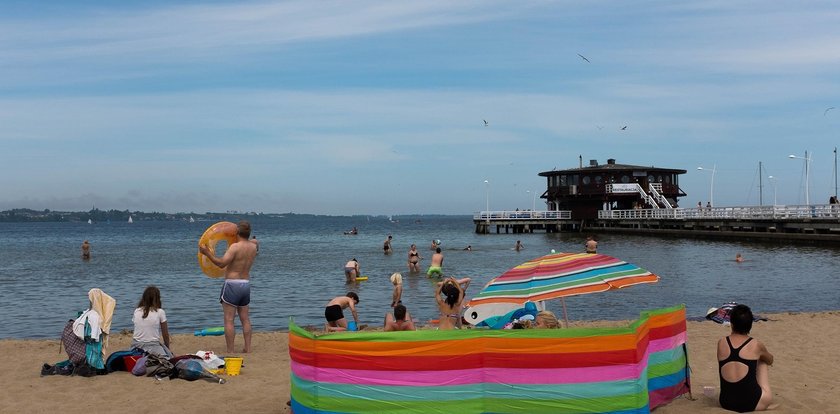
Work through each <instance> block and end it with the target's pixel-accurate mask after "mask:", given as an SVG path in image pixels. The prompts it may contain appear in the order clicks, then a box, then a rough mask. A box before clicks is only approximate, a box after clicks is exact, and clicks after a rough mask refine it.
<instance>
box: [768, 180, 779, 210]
mask: <svg viewBox="0 0 840 414" xmlns="http://www.w3.org/2000/svg"><path fill="white" fill-rule="evenodd" d="M767 179H769V180H770V182H771V183H773V207H775V206H776V205H777V203H776V177H773V176H772V175H771V176H769V177H767Z"/></svg>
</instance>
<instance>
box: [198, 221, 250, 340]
mask: <svg viewBox="0 0 840 414" xmlns="http://www.w3.org/2000/svg"><path fill="white" fill-rule="evenodd" d="M236 229H237V239H238V240H237V241H236V243H233V244H231V245H230V246H228V249H227V251H226V252H225V255H224V256H222V257H221V258H219V257H216V256H215V255H213V252H211V251H210V249H209V248H208V247H207V246H206V245H201V246H198V250H199V251H200V252H201V254H203V255H205V256H207V258H208V259H210V261H211V262H213V264H215V265H216V266H219V267H221V268H222V269H225V284H224V285H223V286H222V293H221V295H220V297H219V302H221V304H222V310H223V311H224V314H225V344H226V345H227V352H228V353H233V352H234V351H233V340H234V338H235V336H236V331H235V330H234V327H233V318H234V317H235V316H236V314H237V313H238V314H239V322H241V323H242V336H243V337H244V338H245V348H243V349H242V352H251V319H250V317H249V316H248V304H250V303H251V284H250V280H249V279H250V277H251V276H250V271H251V265H253V264H254V258H256V257H257V244H256V243H253V242H251V241H249V237H251V223H248V222H247V221H245V220H242V221H240V222H239V224H237V225H236Z"/></svg>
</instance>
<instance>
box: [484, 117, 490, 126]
mask: <svg viewBox="0 0 840 414" xmlns="http://www.w3.org/2000/svg"><path fill="white" fill-rule="evenodd" d="M482 121H484V126H488V125H490V124H488V123H487V120H486V119H482Z"/></svg>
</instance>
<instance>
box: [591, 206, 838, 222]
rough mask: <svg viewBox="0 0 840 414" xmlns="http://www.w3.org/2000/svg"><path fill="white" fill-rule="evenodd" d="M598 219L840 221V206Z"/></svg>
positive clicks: (663, 211)
mask: <svg viewBox="0 0 840 414" xmlns="http://www.w3.org/2000/svg"><path fill="white" fill-rule="evenodd" d="M598 218H599V219H602V220H621V219H664V220H684V219H752V220H755V219H768V220H789V219H791V220H792V219H815V220H819V219H825V220H838V219H840V205H838V204H819V205H810V206H803V205H796V206H751V207H711V208H660V209H634V210H600V211H598Z"/></svg>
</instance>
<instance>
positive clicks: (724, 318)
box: [706, 302, 767, 324]
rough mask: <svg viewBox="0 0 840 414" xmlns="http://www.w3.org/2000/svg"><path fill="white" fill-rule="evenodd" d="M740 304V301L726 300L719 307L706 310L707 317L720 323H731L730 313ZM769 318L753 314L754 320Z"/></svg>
mask: <svg viewBox="0 0 840 414" xmlns="http://www.w3.org/2000/svg"><path fill="white" fill-rule="evenodd" d="M736 306H738V302H726V303H724V304H723V305H720V307H719V308H714V307H713V308H709V310H708V311H706V319H708V320H710V321H714V322H717V323H720V324H729V314H730V313H731V312H732V309H733V308H734V307H736ZM766 320H767V318H765V317H763V316H759V315H758V314H753V322H758V321H766Z"/></svg>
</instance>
